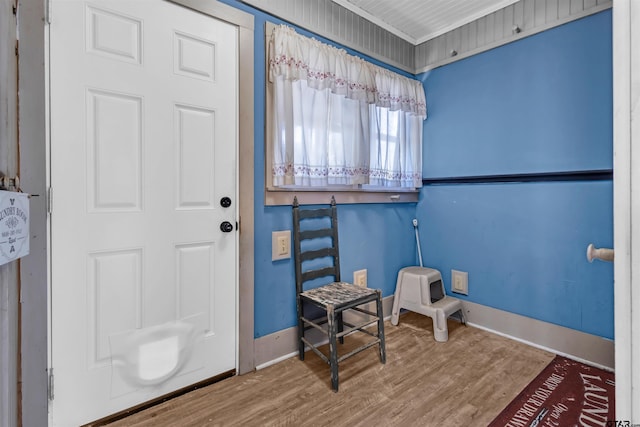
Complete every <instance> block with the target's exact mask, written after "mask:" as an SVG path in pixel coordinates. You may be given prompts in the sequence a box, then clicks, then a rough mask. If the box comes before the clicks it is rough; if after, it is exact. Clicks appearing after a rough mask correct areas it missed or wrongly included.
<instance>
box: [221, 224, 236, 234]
mask: <svg viewBox="0 0 640 427" xmlns="http://www.w3.org/2000/svg"><path fill="white" fill-rule="evenodd" d="M220 231H222V232H223V233H229V232H231V231H233V225H232V224H231V223H230V222H229V221H224V222H222V223H221V224H220Z"/></svg>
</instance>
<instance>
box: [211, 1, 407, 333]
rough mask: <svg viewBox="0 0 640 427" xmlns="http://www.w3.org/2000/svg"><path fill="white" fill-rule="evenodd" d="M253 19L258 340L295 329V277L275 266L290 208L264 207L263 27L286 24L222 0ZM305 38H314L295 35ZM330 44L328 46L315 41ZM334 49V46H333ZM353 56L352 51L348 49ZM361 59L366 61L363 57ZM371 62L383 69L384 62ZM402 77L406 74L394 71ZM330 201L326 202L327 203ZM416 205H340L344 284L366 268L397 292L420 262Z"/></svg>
mask: <svg viewBox="0 0 640 427" xmlns="http://www.w3.org/2000/svg"><path fill="white" fill-rule="evenodd" d="M221 2H222V3H226V4H228V5H230V6H233V7H236V8H238V9H241V10H243V11H245V12H248V13H251V14H253V15H254V16H255V27H254V28H255V43H254V50H255V78H254V85H255V108H254V115H255V138H254V140H255V146H254V150H255V155H254V165H255V169H254V173H255V187H254V192H255V193H254V195H255V211H254V214H255V238H254V240H255V273H254V274H255V277H254V283H255V288H254V292H255V313H254V315H255V325H254V326H255V332H254V334H255V337H256V338H257V337H261V336H264V335H268V334H270V333H273V332H277V331H280V330H282V329H287V328H290V327H292V326H295V325H296V324H297V321H296V302H295V276H294V265H293V262H292V260H282V261H276V262H273V261H271V232H272V231H277V230H291V229H292V218H291V207H290V206H278V207H270V206H264V186H265V182H264V173H265V169H264V162H265V159H264V141H265V139H264V116H265V110H264V105H265V67H264V65H263V64H264V63H265V40H264V24H265V22H266V21H271V22H274V23H276V24H280V23H283V22H282V21H280V20H278V19H276V18H274V17H272V16H270V15H267V14H265V13H262V12H260V11H257V10H256V9H253V8H251V7H248V6H247V5H245V4H243V3H240V2H239V1H234V0H221ZM297 30H298V31H299V32H300V33H301V34H305V35H312V34H310V33H308V32H306V31H304V30H301V29H299V28H298V29H297ZM314 37H315V38H317V39H319V40H322V41H324V42H326V43H331V42H330V41H328V40H325V39H322V38H321V37H318V36H315V35H314ZM334 45H335V44H334ZM346 50H347V51H348V52H349V53H351V54H355V52H353V51H352V50H349V49H346ZM360 56H362V55H360ZM367 59H368V60H369V61H371V62H373V63H376V64H378V65H381V66H384V64H381V63H380V62H378V61H376V60H373V59H371V58H367ZM394 71H396V72H399V73H401V74H403V75H408V74H407V73H404V72H401V71H398V70H394ZM328 201H329V198H328V199H327V202H328ZM415 210H416V204H415V203H401V204H367V205H339V206H338V222H339V229H340V262H341V270H342V271H341V274H342V276H343V279H344V280H350V279H351V278H352V277H353V271H355V270H360V269H363V268H366V269H367V270H368V277H367V279H368V284H369V286H370V287H375V288H379V289H382V292H383V296H389V295H392V294H393V292H394V291H395V284H396V275H397V273H398V270H399V269H400V268H402V267H405V266H407V265H413V264H414V263H415V262H416V261H415V260H416V257H415V252H416V245H415V239H414V234H413V226H412V224H411V220H412V219H413V218H414V215H415Z"/></svg>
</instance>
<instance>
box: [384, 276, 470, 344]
mask: <svg viewBox="0 0 640 427" xmlns="http://www.w3.org/2000/svg"><path fill="white" fill-rule="evenodd" d="M402 308H404V309H405V310H410V311H414V312H416V313H420V314H423V315H425V316H429V317H431V319H433V336H434V337H435V339H436V341H438V342H445V341H447V340H449V329H448V328H447V318H448V317H449V316H451V315H452V314H453V313H455V312H456V311H459V312H460V314H461V320H462V323H466V321H465V317H464V310H463V308H462V301H460V300H459V299H457V298H454V297H450V296H447V295H446V293H445V291H444V284H443V283H442V276H441V274H440V272H439V271H438V270H435V269H433V268H427V267H405V268H403V269H401V270H400V271H399V272H398V281H397V282H396V293H395V296H394V298H393V309H392V310H391V324H392V325H397V324H398V316H399V314H400V309H402Z"/></svg>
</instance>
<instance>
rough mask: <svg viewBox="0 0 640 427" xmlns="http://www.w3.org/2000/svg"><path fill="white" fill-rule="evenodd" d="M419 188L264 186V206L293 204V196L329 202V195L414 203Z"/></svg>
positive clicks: (339, 199) (303, 201) (302, 200)
mask: <svg viewBox="0 0 640 427" xmlns="http://www.w3.org/2000/svg"><path fill="white" fill-rule="evenodd" d="M419 195H420V190H416V189H406V188H403V189H391V188H389V189H379V188H376V189H375V190H374V189H370V190H365V189H363V190H354V189H351V188H348V187H344V188H340V187H337V188H317V189H316V188H314V189H291V188H287V189H283V188H266V189H265V194H264V204H265V205H266V206H281V205H291V204H293V198H294V196H295V197H297V198H298V202H299V203H300V204H303V205H313V204H326V203H330V201H331V196H334V197H335V198H336V203H338V204H345V203H416V202H417V201H418V197H419Z"/></svg>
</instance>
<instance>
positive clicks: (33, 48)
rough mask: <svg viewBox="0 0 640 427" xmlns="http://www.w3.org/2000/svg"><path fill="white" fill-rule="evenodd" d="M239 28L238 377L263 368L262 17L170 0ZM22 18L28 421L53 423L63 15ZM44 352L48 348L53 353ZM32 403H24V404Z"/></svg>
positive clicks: (41, 6) (40, 7)
mask: <svg viewBox="0 0 640 427" xmlns="http://www.w3.org/2000/svg"><path fill="white" fill-rule="evenodd" d="M168 1H171V2H172V3H176V4H178V5H181V6H184V7H187V8H189V9H192V10H194V11H197V12H199V13H204V14H206V15H209V16H212V17H214V18H216V19H219V20H221V21H225V22H227V23H230V24H232V25H234V26H236V27H237V28H238V48H239V52H238V60H239V76H238V80H239V89H238V90H239V93H238V108H239V123H241V124H242V125H241V126H239V133H238V150H239V152H240V153H242V156H239V158H238V164H237V168H238V187H237V188H238V194H239V200H238V217H239V220H240V229H239V236H238V253H237V259H238V262H239V264H238V266H239V269H238V279H237V280H238V283H237V310H238V315H237V318H236V319H235V322H236V324H235V327H236V333H237V360H236V370H237V373H238V374H244V373H248V372H251V371H253V370H254V369H255V361H254V291H253V289H254V286H253V282H254V274H253V270H254V103H255V102H254V16H253V15H252V14H250V13H247V12H243V11H241V10H239V9H236V8H234V7H232V6H229V5H226V4H223V3H221V2H219V1H217V0H168ZM17 2H18V3H19V10H20V20H19V22H18V26H19V31H20V35H21V36H20V46H19V52H20V61H19V64H18V74H19V76H20V79H19V91H20V94H21V95H20V103H19V107H18V108H19V113H18V114H19V117H20V121H19V124H18V132H19V135H20V140H19V149H20V166H21V168H20V170H21V176H20V178H21V186H22V188H23V189H24V191H27V192H29V193H31V194H33V195H37V196H38V197H32V198H31V206H30V214H31V215H30V216H31V235H32V240H31V245H30V246H31V250H30V255H29V257H25V259H24V260H23V262H22V263H21V268H20V280H21V282H22V283H23V289H22V293H21V296H20V300H21V304H22V313H21V318H22V322H23V329H22V341H21V354H22V355H23V357H22V360H21V367H22V372H23V373H24V376H23V382H22V402H27V403H28V405H29V411H23V413H22V422H23V424H24V425H48V422H49V414H48V407H49V398H48V384H49V376H48V372H49V369H50V368H51V357H50V356H51V354H50V348H51V333H50V332H51V331H50V319H51V318H50V311H51V305H50V302H51V300H50V286H51V280H50V279H51V277H50V274H49V272H50V269H51V266H50V257H49V253H50V248H51V246H50V239H49V236H50V234H49V224H48V223H49V216H48V213H47V212H48V209H47V205H48V200H47V199H48V198H47V190H48V187H49V184H50V182H49V179H50V178H49V164H48V161H49V150H50V139H49V111H48V84H49V78H48V42H49V40H48V24H47V22H49V18H50V16H51V17H52V19H53V20H55V4H54V10H53V11H51V14H50V13H49V10H48V5H49V0H39V1H32V0H17ZM44 349H48V350H47V352H45V351H44ZM23 407H24V405H23Z"/></svg>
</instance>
